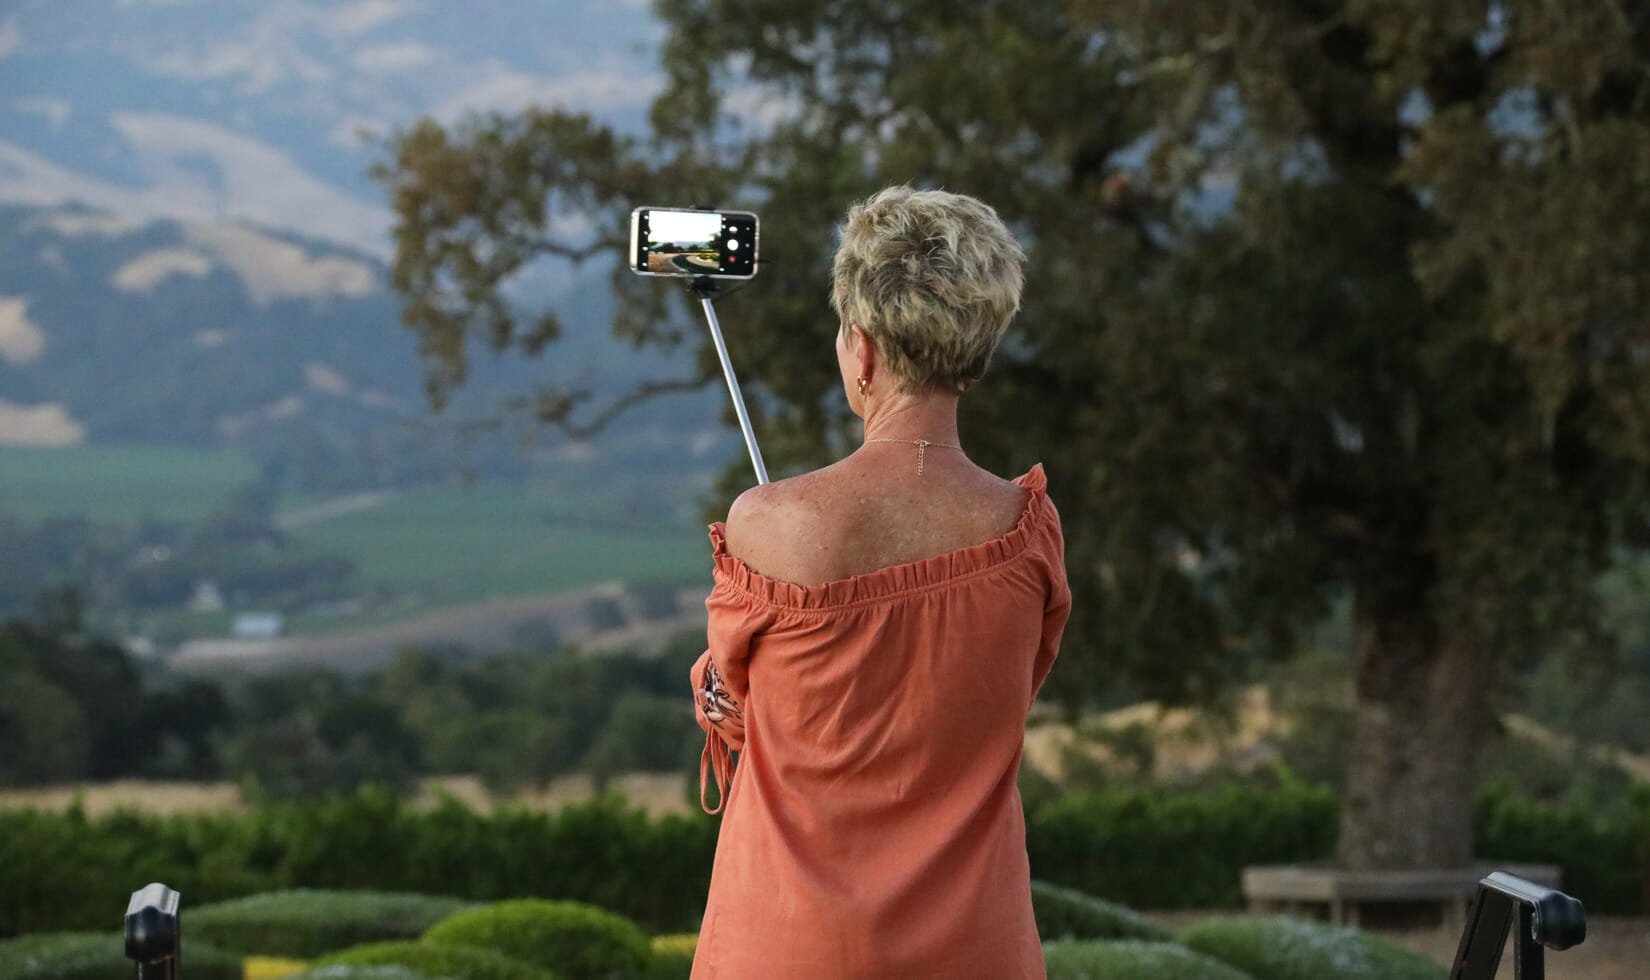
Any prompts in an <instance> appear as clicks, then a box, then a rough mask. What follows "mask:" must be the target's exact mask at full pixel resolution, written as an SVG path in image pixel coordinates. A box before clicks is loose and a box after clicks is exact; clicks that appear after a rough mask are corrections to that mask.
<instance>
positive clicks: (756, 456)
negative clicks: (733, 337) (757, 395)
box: [699, 292, 768, 484]
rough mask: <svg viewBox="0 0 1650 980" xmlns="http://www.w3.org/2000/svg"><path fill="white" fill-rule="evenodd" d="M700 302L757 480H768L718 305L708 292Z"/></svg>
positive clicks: (700, 298)
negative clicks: (724, 334) (729, 358)
mask: <svg viewBox="0 0 1650 980" xmlns="http://www.w3.org/2000/svg"><path fill="white" fill-rule="evenodd" d="M699 303H700V305H702V306H703V307H704V308H705V319H706V320H707V321H709V323H710V339H711V340H712V341H713V342H715V344H716V356H717V357H719V358H721V360H722V377H724V378H726V379H727V381H728V394H730V395H732V396H733V411H734V413H735V414H736V415H738V416H739V431H740V432H742V433H744V434H745V448H746V449H748V450H750V454H751V465H752V466H754V467H756V482H757V483H758V484H762V483H767V482H768V468H767V466H765V465H763V463H762V450H760V449H758V448H757V446H756V432H755V430H753V429H752V428H751V416H750V413H749V412H747V411H746V410H745V396H744V395H741V394H740V393H739V379H738V378H737V377H735V376H734V373H733V362H732V361H730V360H728V345H727V344H725V343H723V342H722V325H721V324H720V323H718V322H717V321H716V306H715V305H714V304H712V303H711V301H710V294H709V293H708V292H700V293H699Z"/></svg>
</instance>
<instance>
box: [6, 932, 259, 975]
mask: <svg viewBox="0 0 1650 980" xmlns="http://www.w3.org/2000/svg"><path fill="white" fill-rule="evenodd" d="M183 954H184V956H186V957H187V958H188V963H189V978H190V980H241V960H240V957H238V956H232V955H230V954H228V953H225V952H223V951H222V950H218V949H213V948H212V947H211V946H210V945H207V944H206V943H197V942H194V941H193V940H191V941H189V942H187V943H185V945H184V948H183ZM131 975H132V961H131V960H129V959H127V958H126V940H125V938H124V937H123V936H122V935H120V934H119V933H104V932H48V933H39V934H36V935H32V936H19V937H17V938H16V939H7V940H4V941H0V977H5V978H6V980H105V978H107V977H126V976H131Z"/></svg>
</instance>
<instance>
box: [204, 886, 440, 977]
mask: <svg viewBox="0 0 1650 980" xmlns="http://www.w3.org/2000/svg"><path fill="white" fill-rule="evenodd" d="M470 907H471V903H469V902H464V901H460V900H458V899H456V898H437V897H434V896H430V895H409V894H405V893H398V892H340V891H320V890H314V889H305V888H299V889H294V890H292V891H284V892H268V893H266V894H263V895H250V896H248V897H246V898H237V899H232V900H230V901H227V902H219V903H217V904H216V905H207V906H204V907H202V908H198V909H194V910H190V911H187V912H186V913H185V916H184V922H185V924H186V925H187V927H188V929H189V935H190V936H191V937H200V938H202V939H205V940H206V941H207V942H208V943H211V944H212V945H214V946H217V947H219V948H222V949H228V950H234V951H235V952H237V953H246V954H251V953H261V954H265V955H268V956H282V957H288V958H291V959H297V960H312V959H315V958H316V957H319V956H324V955H325V954H327V953H331V952H335V951H337V950H340V949H346V948H348V947H350V946H359V945H361V944H362V943H371V942H386V941H389V940H392V939H417V938H418V937H419V936H421V935H423V933H424V930H426V929H428V928H429V927H430V926H433V925H435V924H436V923H437V922H440V921H441V920H442V919H445V918H447V917H448V916H450V915H452V914H453V913H454V912H459V911H461V910H463V909H467V908H470Z"/></svg>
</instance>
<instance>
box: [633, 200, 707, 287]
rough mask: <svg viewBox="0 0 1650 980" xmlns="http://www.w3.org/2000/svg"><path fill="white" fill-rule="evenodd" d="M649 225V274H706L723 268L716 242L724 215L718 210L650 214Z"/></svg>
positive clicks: (655, 212)
mask: <svg viewBox="0 0 1650 980" xmlns="http://www.w3.org/2000/svg"><path fill="white" fill-rule="evenodd" d="M647 217H648V223H647V271H649V272H658V273H663V274H665V275H681V274H683V273H686V274H689V275H702V274H707V273H714V272H716V271H718V270H719V268H720V266H721V257H720V253H719V252H718V251H717V245H716V240H717V239H718V238H719V237H720V236H721V234H722V216H721V215H720V214H718V213H716V212H715V211H699V212H687V211H650V212H648V216H647Z"/></svg>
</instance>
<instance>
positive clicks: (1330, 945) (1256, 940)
mask: <svg viewBox="0 0 1650 980" xmlns="http://www.w3.org/2000/svg"><path fill="white" fill-rule="evenodd" d="M1180 940H1181V942H1183V943H1185V944H1186V945H1187V946H1189V947H1191V948H1192V949H1194V950H1196V951H1198V952H1200V953H1203V954H1205V955H1207V956H1210V957H1213V958H1214V959H1217V960H1220V961H1221V962H1223V963H1227V964H1229V965H1231V966H1235V967H1237V968H1239V969H1241V970H1244V971H1247V972H1248V973H1251V974H1253V975H1255V976H1256V977H1265V978H1266V980H1324V978H1326V977H1335V978H1336V980H1443V978H1444V977H1446V976H1447V975H1448V974H1449V971H1448V970H1446V969H1445V968H1444V967H1442V966H1439V965H1438V964H1436V963H1434V962H1432V961H1431V960H1429V959H1427V958H1426V957H1425V956H1422V955H1421V954H1420V953H1414V952H1411V951H1409V950H1407V949H1404V948H1403V947H1402V946H1398V945H1396V944H1394V943H1392V942H1389V941H1387V940H1385V939H1380V938H1378V937H1375V936H1371V935H1368V934H1366V933H1361V932H1358V931H1357V930H1355V929H1342V928H1338V927H1335V926H1326V925H1320V924H1318V923H1315V922H1302V921H1301V920H1299V919H1284V918H1247V917H1229V918H1213V919H1204V920H1203V921H1201V922H1197V923H1194V924H1193V925H1190V926H1188V927H1186V928H1185V929H1184V930H1182V931H1181V933H1180Z"/></svg>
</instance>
